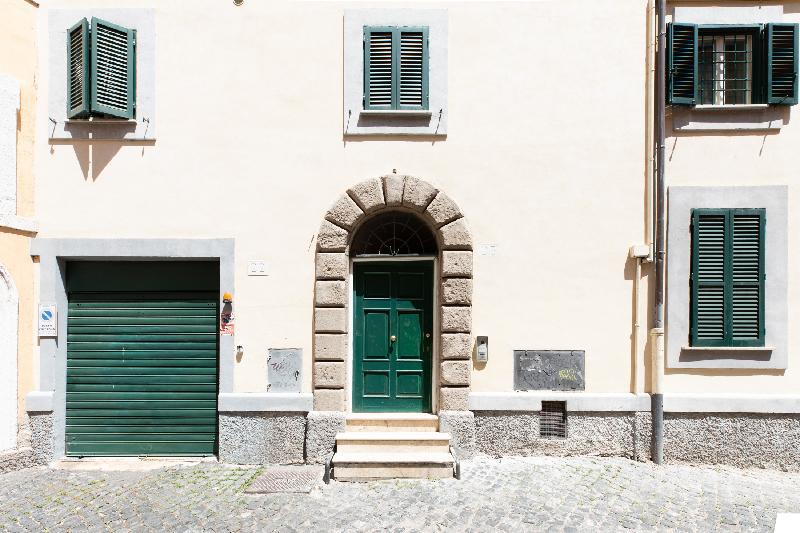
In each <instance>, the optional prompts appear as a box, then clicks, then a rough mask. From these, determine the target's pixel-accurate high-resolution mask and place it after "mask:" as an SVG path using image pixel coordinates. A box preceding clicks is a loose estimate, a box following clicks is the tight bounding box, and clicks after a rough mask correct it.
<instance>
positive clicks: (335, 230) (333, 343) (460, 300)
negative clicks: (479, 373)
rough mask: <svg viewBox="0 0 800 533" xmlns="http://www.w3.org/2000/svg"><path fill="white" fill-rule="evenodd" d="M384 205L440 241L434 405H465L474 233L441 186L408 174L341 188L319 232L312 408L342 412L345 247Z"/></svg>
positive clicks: (346, 321)
mask: <svg viewBox="0 0 800 533" xmlns="http://www.w3.org/2000/svg"><path fill="white" fill-rule="evenodd" d="M388 210H409V211H412V212H415V213H417V214H418V215H420V216H421V217H422V218H423V219H424V220H425V221H426V222H427V223H428V224H429V225H430V226H431V228H432V229H433V230H434V233H435V234H436V237H437V240H438V244H439V286H438V288H437V290H438V293H439V294H438V302H439V303H438V307H439V308H438V309H437V310H435V311H434V312H438V313H439V330H440V338H439V346H438V354H439V357H438V361H439V373H438V375H439V380H438V385H439V401H438V409H439V411H460V410H467V409H468V399H469V390H470V374H471V367H472V365H471V357H472V234H471V233H470V231H469V228H468V226H467V224H466V221H465V219H464V215H463V214H462V212H461V210H460V209H459V207H458V206H457V205H456V204H455V202H453V201H452V200H451V199H450V197H449V196H447V195H446V194H445V193H444V192H441V191H439V190H438V189H437V188H435V187H434V186H432V185H431V184H429V183H427V182H425V181H423V180H420V179H418V178H415V177H412V176H398V175H396V174H392V175H388V176H383V177H380V178H374V179H369V180H366V181H362V182H361V183H358V184H357V185H354V186H353V187H351V188H350V189H348V190H347V191H346V192H345V193H344V194H342V195H341V196H340V197H339V199H338V200H337V201H336V202H335V203H334V204H333V206H332V207H331V208H330V209H329V210H328V212H327V213H326V214H325V219H324V220H323V221H322V224H321V225H320V228H319V233H318V234H317V251H316V259H315V261H316V269H315V278H316V280H315V283H314V349H313V354H314V363H313V365H314V409H315V410H317V411H346V410H347V406H348V405H349V402H350V398H349V397H348V391H347V390H346V388H347V382H348V379H347V376H348V373H349V372H350V371H351V369H350V368H349V367H348V346H349V342H348V341H349V332H348V324H349V309H348V302H349V298H348V295H349V292H348V290H349V288H348V280H349V278H350V257H349V246H350V242H351V241H352V239H353V236H354V235H355V232H356V230H357V229H358V228H359V226H360V225H361V224H362V223H363V222H364V221H366V220H367V219H368V218H371V217H372V216H373V215H375V214H378V213H381V212H386V211H388Z"/></svg>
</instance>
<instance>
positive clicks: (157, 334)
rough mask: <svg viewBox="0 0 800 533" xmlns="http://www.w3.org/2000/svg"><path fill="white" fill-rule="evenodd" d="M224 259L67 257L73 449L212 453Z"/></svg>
mask: <svg viewBox="0 0 800 533" xmlns="http://www.w3.org/2000/svg"><path fill="white" fill-rule="evenodd" d="M218 272H219V270H218V264H216V263H200V262H177V263H167V262H163V263H155V262H151V263H140V262H136V263H133V262H130V263H129V262H125V263H113V262H104V263H100V262H79V263H78V262H76V263H69V264H68V266H67V287H68V294H69V310H68V313H69V314H68V318H67V324H68V325H67V419H66V450H67V455H78V456H89V455H134V456H139V455H212V454H214V453H215V447H216V437H217V353H218V340H217V339H218V338H217V331H218V298H219V290H218V286H219V281H218V280H219V274H218Z"/></svg>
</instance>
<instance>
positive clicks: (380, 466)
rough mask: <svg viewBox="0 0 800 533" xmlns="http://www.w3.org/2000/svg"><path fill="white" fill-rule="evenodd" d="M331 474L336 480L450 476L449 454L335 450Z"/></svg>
mask: <svg viewBox="0 0 800 533" xmlns="http://www.w3.org/2000/svg"><path fill="white" fill-rule="evenodd" d="M333 477H334V478H335V479H337V480H339V481H370V480H374V479H394V478H419V479H445V478H451V477H453V456H452V455H450V453H442V452H436V453H408V454H402V455H398V454H395V453H349V452H341V451H337V452H336V453H335V454H334V456H333Z"/></svg>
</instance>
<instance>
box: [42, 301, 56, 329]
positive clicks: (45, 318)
mask: <svg viewBox="0 0 800 533" xmlns="http://www.w3.org/2000/svg"><path fill="white" fill-rule="evenodd" d="M39 336H40V337H57V336H58V313H57V311H56V306H55V304H47V305H45V304H41V305H39Z"/></svg>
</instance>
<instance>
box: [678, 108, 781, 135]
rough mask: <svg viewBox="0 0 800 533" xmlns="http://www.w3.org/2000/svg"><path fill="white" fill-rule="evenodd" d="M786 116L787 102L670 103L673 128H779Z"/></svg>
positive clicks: (684, 130) (693, 130) (707, 130)
mask: <svg viewBox="0 0 800 533" xmlns="http://www.w3.org/2000/svg"><path fill="white" fill-rule="evenodd" d="M788 119H789V110H788V108H787V106H771V105H768V104H742V105H698V106H694V107H690V106H673V107H672V130H673V131H676V132H720V133H724V132H737V131H754V132H765V131H779V130H780V129H781V128H782V127H783V123H784V122H786V121H788Z"/></svg>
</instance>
